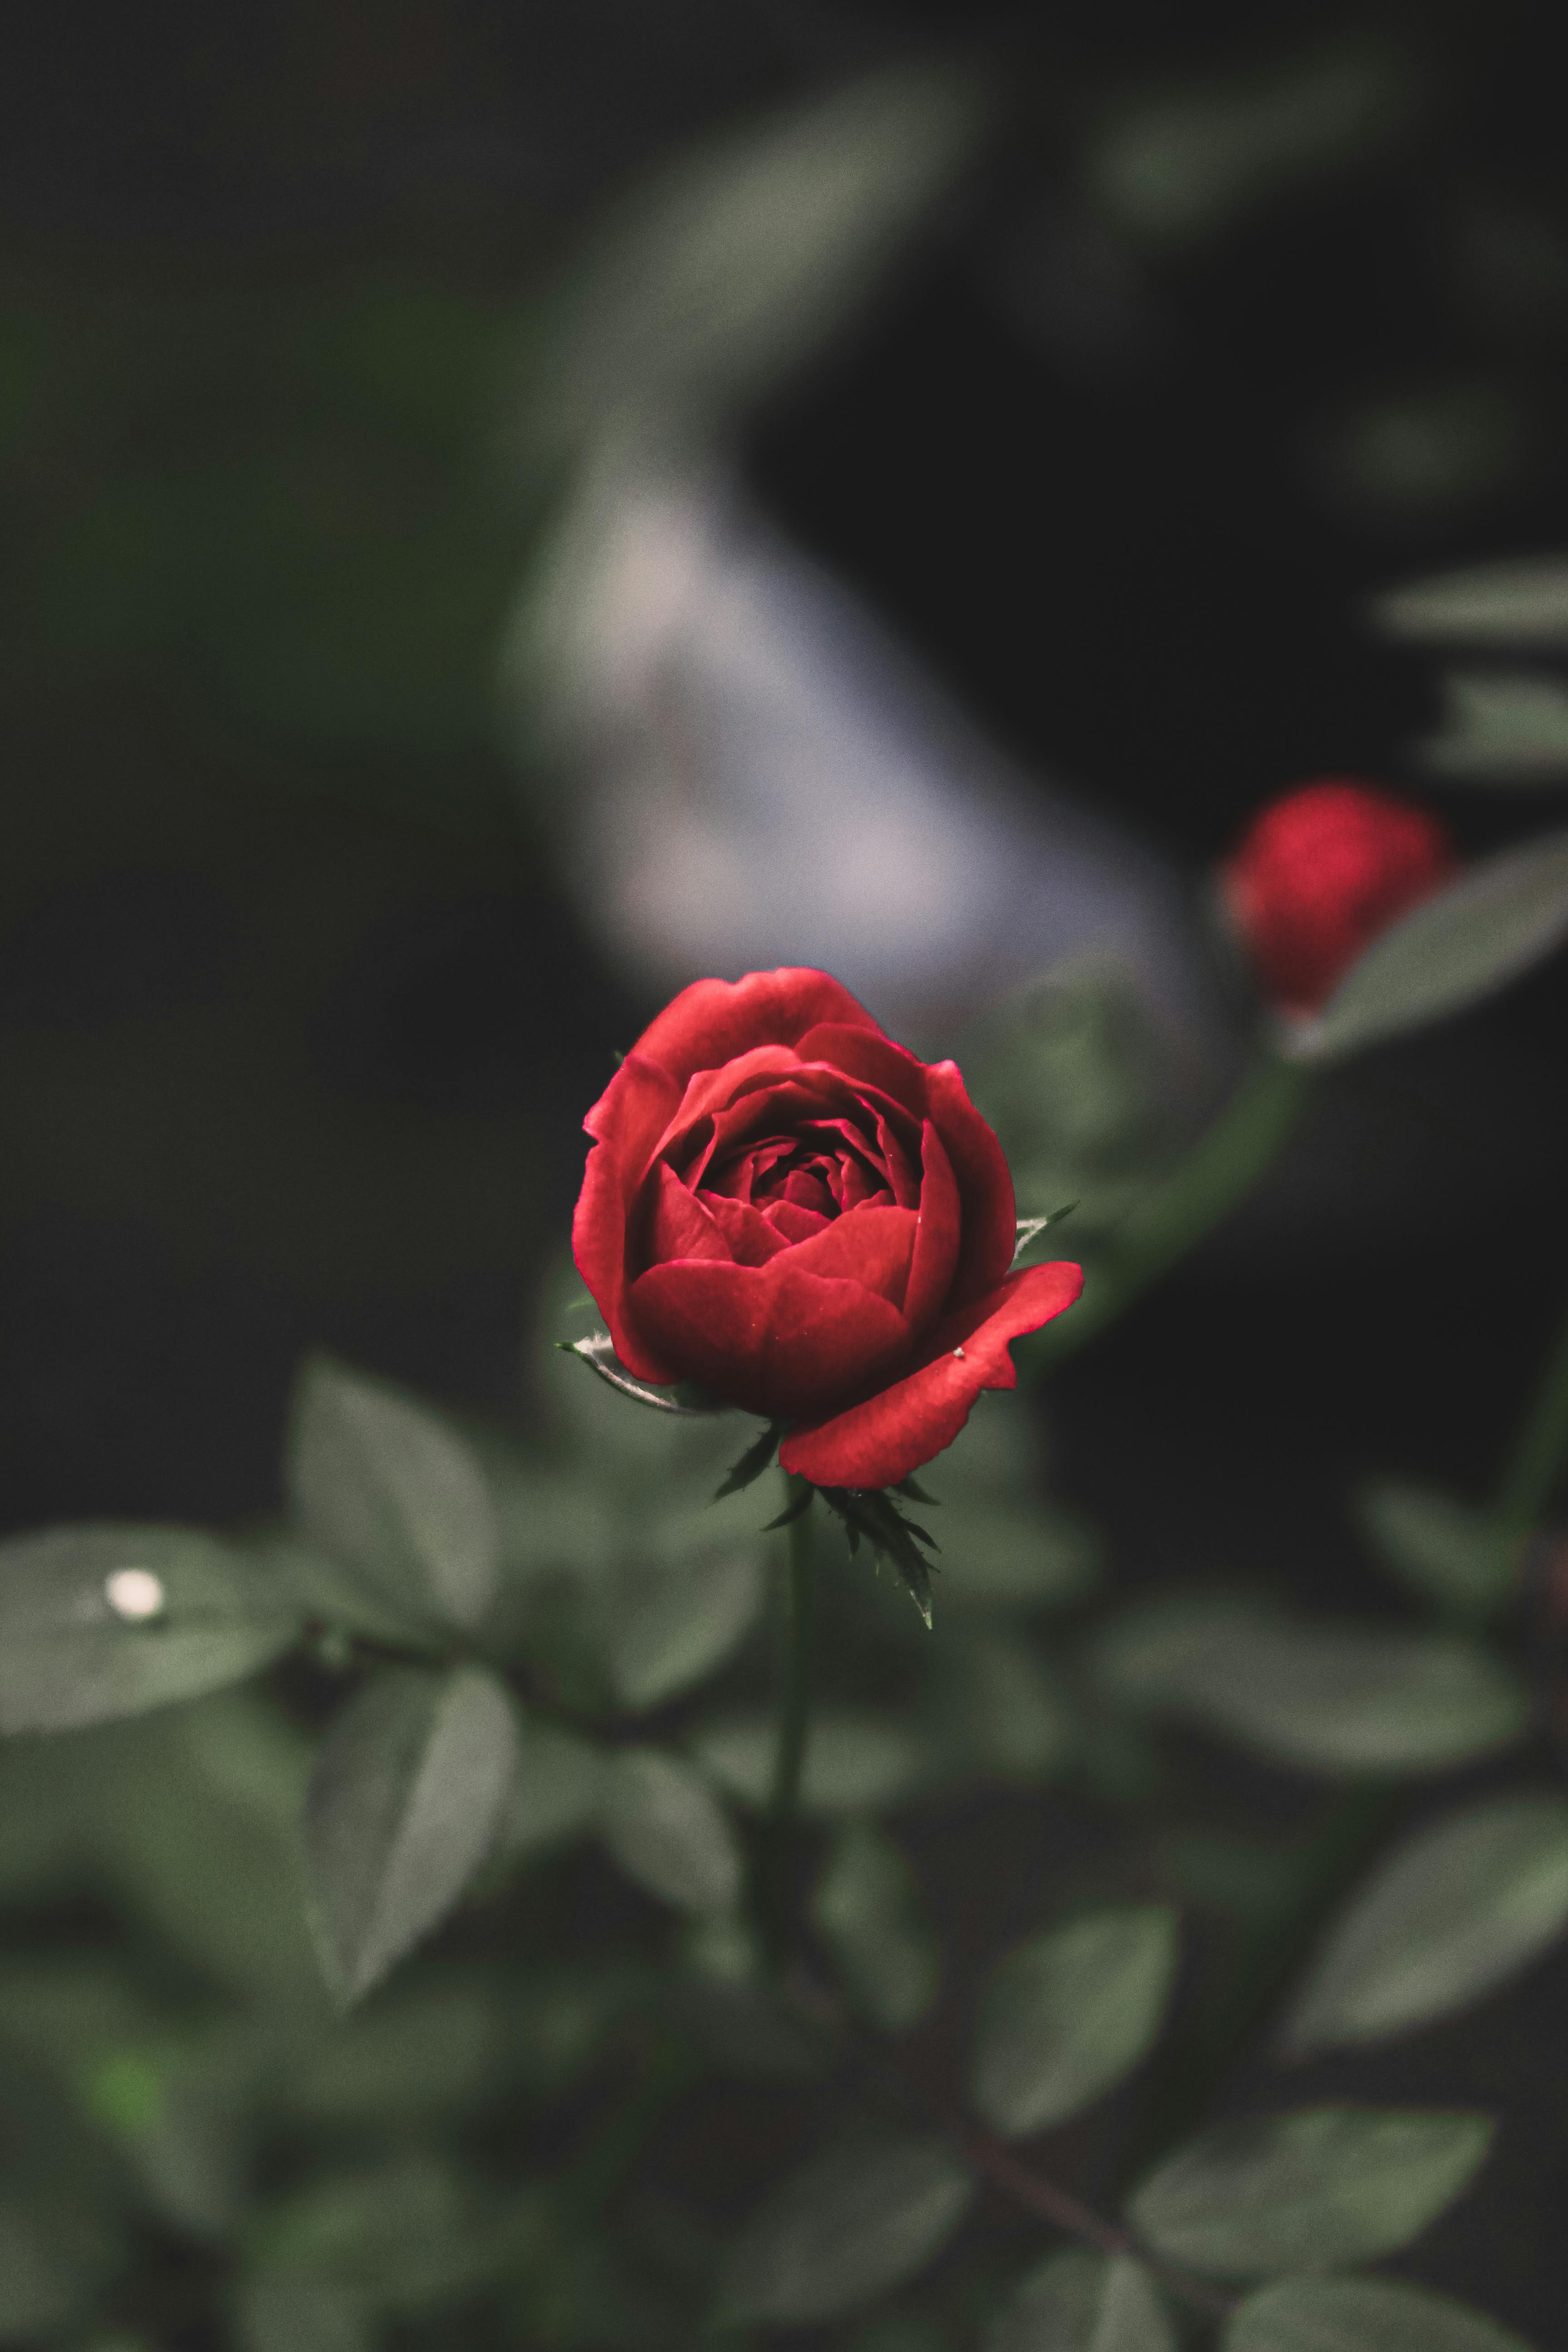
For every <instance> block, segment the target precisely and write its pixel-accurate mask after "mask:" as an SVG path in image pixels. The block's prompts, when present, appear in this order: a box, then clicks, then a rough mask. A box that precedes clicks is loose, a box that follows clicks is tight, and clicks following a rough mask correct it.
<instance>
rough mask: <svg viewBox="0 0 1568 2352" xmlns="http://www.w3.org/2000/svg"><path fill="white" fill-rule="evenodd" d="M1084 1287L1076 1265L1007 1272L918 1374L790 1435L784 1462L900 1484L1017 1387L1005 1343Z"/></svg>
mask: <svg viewBox="0 0 1568 2352" xmlns="http://www.w3.org/2000/svg"><path fill="white" fill-rule="evenodd" d="M703 1271H704V1272H705V1271H707V1269H703ZM1082 1287H1083V1269H1082V1267H1081V1266H1077V1265H1068V1264H1067V1263H1065V1262H1063V1263H1059V1264H1057V1265H1036V1266H1030V1267H1029V1268H1028V1269H1027V1270H1026V1272H1025V1273H1023V1274H1016V1275H1013V1276H1010V1277H1009V1279H1008V1280H1007V1281H1005V1282H1004V1283H1003V1284H1002V1285H1001V1286H999V1287H998V1288H997V1289H995V1290H994V1291H992V1292H991V1293H990V1294H989V1296H988V1297H984V1298H983V1299H979V1300H977V1301H976V1302H974V1304H973V1306H971V1307H969V1308H968V1309H966V1310H961V1311H960V1312H959V1313H957V1314H956V1315H953V1316H950V1317H948V1318H945V1319H944V1320H943V1322H942V1324H941V1325H939V1327H938V1328H937V1331H936V1333H935V1334H934V1335H933V1343H932V1347H931V1349H929V1350H928V1352H927V1360H926V1361H925V1362H924V1363H923V1364H921V1367H920V1369H919V1370H916V1371H912V1372H909V1373H906V1374H905V1376H904V1378H903V1379H902V1380H900V1381H894V1382H893V1383H892V1385H891V1386H890V1387H889V1388H885V1389H881V1390H879V1391H878V1393H877V1394H876V1395H875V1396H871V1397H868V1398H867V1399H866V1400H865V1402H863V1403H861V1404H856V1405H851V1406H850V1407H849V1408H848V1410H847V1412H840V1413H836V1414H835V1415H833V1416H832V1418H831V1419H829V1420H827V1421H819V1422H816V1423H813V1424H812V1425H811V1426H810V1427H808V1428H804V1429H793V1430H791V1432H790V1433H789V1435H788V1436H787V1437H786V1438H785V1439H784V1444H783V1445H782V1446H781V1447H780V1448H779V1460H780V1462H781V1463H782V1464H783V1465H784V1468H785V1469H786V1470H790V1471H794V1472H795V1473H796V1474H798V1475H799V1476H801V1477H803V1478H809V1479H810V1480H811V1481H812V1484H813V1485H814V1486H897V1485H898V1483H899V1480H900V1478H907V1477H908V1476H909V1475H910V1472H911V1471H912V1470H918V1469H919V1468H920V1466H921V1463H922V1462H929V1461H930V1460H931V1457H932V1455H933V1454H940V1453H941V1452H942V1448H943V1446H945V1445H951V1444H952V1441H953V1439H954V1438H955V1437H956V1436H957V1435H958V1433H959V1431H960V1430H961V1429H962V1428H963V1424H964V1423H965V1422H966V1421H967V1420H968V1418H969V1414H970V1410H971V1408H972V1406H973V1403H974V1400H975V1398H976V1397H977V1396H978V1395H979V1394H980V1391H981V1390H982V1389H1010V1388H1015V1387H1016V1385H1017V1380H1018V1375H1017V1373H1016V1370H1014V1366H1013V1360H1012V1358H1011V1357H1010V1356H1009V1354H1008V1352H1007V1349H1008V1346H1009V1343H1010V1342H1011V1341H1012V1340H1014V1339H1022V1338H1023V1336H1024V1334H1025V1333H1026V1332H1027V1331H1037V1330H1038V1329H1039V1328H1040V1326H1041V1325H1042V1324H1043V1323H1048V1322H1049V1321H1050V1320H1051V1318H1052V1317H1053V1316H1056V1315H1059V1314H1060V1313H1061V1312H1062V1310H1063V1308H1064V1307H1070V1306H1071V1305H1072V1303H1073V1300H1074V1299H1075V1298H1076V1297H1078V1295H1079V1291H1080V1290H1081V1289H1082Z"/></svg>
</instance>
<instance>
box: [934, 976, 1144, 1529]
mask: <svg viewBox="0 0 1568 2352" xmlns="http://www.w3.org/2000/svg"><path fill="white" fill-rule="evenodd" d="M964 1069H965V1072H966V1074H967V1075H968V1076H969V1078H970V1081H971V1091H972V1092H973V1097H974V1100H975V1102H976V1103H977V1104H978V1105H979V1107H980V1108H981V1109H982V1110H983V1111H984V1114H985V1117H986V1118H988V1119H989V1120H990V1121H991V1124H992V1125H993V1126H994V1129H996V1132H997V1135H998V1136H999V1138H1000V1139H1001V1141H1002V1146H1003V1149H1004V1150H1005V1152H1006V1154H1007V1159H1008V1162H1009V1164H1010V1165H1011V1167H1012V1170H1013V1178H1014V1183H1015V1185H1016V1190H1017V1193H1018V1197H1019V1199H1020V1200H1021V1201H1024V1202H1033V1203H1037V1204H1038V1205H1039V1206H1041V1207H1042V1208H1046V1209H1051V1208H1055V1207H1058V1206H1059V1204H1060V1203H1061V1202H1064V1201H1071V1202H1072V1203H1073V1213H1072V1221H1071V1223H1070V1225H1069V1226H1068V1229H1067V1233H1066V1234H1065V1235H1064V1244H1063V1245H1064V1248H1065V1249H1066V1253H1067V1255H1068V1256H1069V1257H1076V1256H1077V1255H1079V1251H1080V1250H1081V1249H1084V1248H1088V1247H1092V1245H1093V1244H1094V1242H1095V1241H1096V1240H1097V1239H1098V1238H1100V1236H1101V1235H1103V1234H1106V1233H1107V1232H1109V1231H1110V1228H1111V1227H1112V1226H1114V1225H1115V1224H1116V1223H1117V1222H1118V1221H1119V1219H1120V1218H1121V1216H1122V1214H1123V1213H1125V1211H1126V1209H1127V1207H1128V1206H1129V1204H1130V1202H1131V1201H1132V1200H1133V1199H1134V1198H1135V1197H1136V1196H1137V1195H1138V1194H1139V1193H1140V1192H1142V1190H1143V1189H1144V1188H1145V1187H1146V1185H1147V1183H1148V1181H1149V1178H1150V1175H1151V1173H1152V1171H1155V1170H1156V1169H1158V1168H1163V1166H1164V1164H1165V1163H1166V1161H1167V1160H1169V1158H1170V1156H1171V1153H1172V1151H1173V1149H1174V1145H1175V1140H1176V1129H1175V1120H1174V1112H1175V1108H1176V1106H1175V1105H1174V1103H1173V1098H1172V1079H1171V1072H1172V1054H1171V1047H1170V1040H1169V1038H1168V1037H1167V1035H1166V1034H1165V1029H1164V1025H1163V1022H1162V1020H1161V1018H1160V1015H1159V1014H1158V1013H1157V1012H1156V1011H1155V1009H1154V1008H1153V1007H1152V1005H1151V1004H1150V1003H1149V1001H1148V998H1147V995H1146V993H1145V992H1144V991H1143V990H1142V987H1141V985H1140V983H1139V982H1138V981H1137V979H1136V978H1135V977H1134V976H1133V975H1132V974H1131V972H1130V971H1127V970H1126V969H1125V968H1124V967H1123V966H1121V964H1119V963H1116V962H1113V961H1110V960H1108V959H1106V958H1103V957H1099V956H1093V957H1085V958H1083V959H1081V960H1079V961H1072V962H1069V963H1067V964H1064V965H1062V966H1059V967H1058V969H1056V970H1055V971H1051V972H1050V973H1048V974H1047V977H1046V978H1045V979H1044V980H1043V981H1041V982H1038V983H1037V985H1036V986H1035V987H1033V988H1032V989H1030V990H1029V991H1028V992H1026V994H1024V995H1023V996H1021V997H1019V998H1017V999H1016V1000H1014V1001H1013V1002H1012V1003H1009V1004H1008V1005H1007V1006H1005V1008H1004V1010H1003V1011H1002V1012H1001V1013H998V1014H996V1015H994V1017H993V1018H992V1020H990V1021H989V1022H987V1023H986V1024H984V1028H983V1030H982V1031H981V1033H980V1034H978V1035H977V1036H976V1038H975V1040H974V1044H973V1052H972V1053H970V1054H969V1055H966V1056H965V1059H964ZM1069 1240H1070V1244H1071V1246H1070V1247H1068V1241H1069ZM962 1446H963V1441H962V1440H960V1447H961V1448H962ZM943 1467H944V1469H945V1467H946V1463H945V1460H944V1464H943ZM944 1549H945V1538H944Z"/></svg>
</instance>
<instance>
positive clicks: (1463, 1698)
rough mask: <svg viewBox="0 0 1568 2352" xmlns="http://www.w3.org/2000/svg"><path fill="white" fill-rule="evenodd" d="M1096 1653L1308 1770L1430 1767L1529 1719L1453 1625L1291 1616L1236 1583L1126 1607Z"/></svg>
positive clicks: (1134, 1696) (1101, 1665)
mask: <svg viewBox="0 0 1568 2352" xmlns="http://www.w3.org/2000/svg"><path fill="white" fill-rule="evenodd" d="M1093 1662H1094V1665H1095V1669H1096V1672H1097V1673H1098V1675H1100V1678H1101V1679H1102V1681H1103V1682H1104V1683H1105V1684H1106V1685H1109V1687H1110V1689H1112V1690H1114V1691H1116V1692H1118V1693H1120V1695H1121V1696H1122V1697H1123V1698H1126V1699H1129V1700H1131V1701H1133V1702H1135V1703H1138V1704H1141V1705H1143V1706H1150V1707H1153V1708H1156V1709H1163V1710H1167V1711H1169V1712H1171V1713H1173V1714H1175V1715H1179V1716H1184V1717H1189V1718H1191V1719H1192V1720H1194V1721H1195V1722H1197V1723H1201V1724H1203V1725H1205V1726H1206V1727H1209V1728H1210V1729H1213V1730H1217V1731H1222V1732H1226V1733H1228V1734H1229V1735H1230V1736H1231V1737H1232V1738H1237V1739H1239V1740H1241V1741H1242V1742H1243V1743H1244V1744H1245V1745H1247V1747H1249V1748H1258V1749H1259V1750H1261V1752H1262V1753H1263V1754H1264V1755H1267V1756H1273V1757H1278V1758H1279V1760H1280V1761H1281V1762H1283V1763H1287V1764H1294V1765H1298V1766H1300V1767H1301V1768H1303V1769H1307V1770H1311V1771H1321V1772H1331V1773H1371V1772H1393V1773H1408V1772H1438V1771H1442V1770H1444V1769H1447V1767H1448V1766H1449V1765H1452V1764H1458V1763H1463V1762H1465V1761H1467V1760H1468V1759H1469V1758H1471V1757H1475V1756H1485V1755H1489V1754H1491V1753H1492V1752H1493V1751H1495V1750H1496V1749H1498V1748H1505V1747H1508V1746H1510V1745H1511V1744H1512V1742H1513V1741H1515V1740H1517V1739H1519V1738H1521V1737H1522V1736H1523V1734H1524V1731H1525V1729H1526V1727H1527V1725H1528V1722H1529V1716H1530V1701H1529V1696H1528V1694H1527V1692H1526V1691H1525V1689H1524V1687H1523V1685H1521V1683H1520V1682H1519V1681H1518V1680H1517V1678H1516V1677H1515V1676H1514V1675H1512V1674H1510V1672H1509V1670H1508V1668H1507V1667H1505V1666H1504V1665H1502V1664H1500V1662H1499V1661H1498V1660H1497V1659H1496V1658H1494V1657H1492V1656H1491V1655H1490V1654H1489V1653H1488V1652H1487V1651H1485V1650H1482V1649H1479V1648H1478V1647H1477V1646H1476V1645H1475V1644H1474V1643H1470V1642H1468V1641H1465V1640H1462V1639H1460V1638H1459V1637H1458V1636H1457V1635H1448V1634H1440V1633H1389V1632H1385V1631H1384V1630H1383V1629H1382V1628H1381V1627H1373V1626H1359V1625H1357V1626H1352V1625H1322V1624H1313V1623H1310V1622H1294V1621H1292V1620H1291V1619H1289V1618H1288V1617H1285V1616H1283V1615H1282V1614H1280V1613H1279V1612H1277V1611H1274V1610H1271V1609H1269V1608H1268V1607H1267V1606H1266V1605H1264V1604H1262V1603H1259V1602H1255V1601H1249V1600H1247V1599H1244V1598H1240V1597H1237V1598H1236V1599H1210V1600H1200V1599H1196V1598H1194V1599H1184V1600H1174V1601H1155V1602H1152V1603H1151V1604H1150V1605H1149V1606H1147V1607H1145V1608H1142V1609H1137V1610H1132V1611H1129V1612H1127V1614H1126V1615H1124V1616H1123V1617H1121V1619H1120V1620H1118V1621H1117V1622H1114V1623H1112V1624H1111V1625H1110V1627H1109V1628H1108V1629H1107V1631H1106V1632H1105V1633H1104V1634H1103V1635H1102V1636H1101V1637H1100V1639H1099V1641H1098V1642H1097V1643H1096V1644H1095V1647H1094V1651H1093Z"/></svg>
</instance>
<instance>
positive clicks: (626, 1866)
mask: <svg viewBox="0 0 1568 2352" xmlns="http://www.w3.org/2000/svg"><path fill="white" fill-rule="evenodd" d="M601 1820H602V1828H603V1834H604V1840H605V1845H606V1846H607V1847H608V1849H609V1851H610V1853H612V1855H613V1856H614V1857H615V1859H616V1862H618V1863H619V1864H620V1865H621V1868H622V1869H623V1870H624V1871H625V1872H626V1875H627V1876H628V1878H635V1879H636V1881H637V1885H639V1886H643V1887H646V1888H647V1891H648V1893H649V1894H650V1895H658V1897H659V1898H660V1900H661V1901H663V1902H665V1903H672V1904H674V1906H676V1908H677V1909H678V1910H680V1911H697V1912H702V1911H728V1910H730V1909H731V1908H732V1907H733V1906H734V1904H735V1902H736V1901H737V1899H738V1897H739V1895H740V1892H741V1849H740V1844H739V1842H738V1840H737V1839H736V1836H735V1832H734V1828H733V1825H732V1824H731V1821H730V1817H729V1815H728V1814H727V1813H726V1812H725V1811H724V1809H723V1807H722V1806H721V1804H720V1802H719V1801H718V1799H717V1798H716V1797H715V1796H714V1794H713V1792H712V1790H711V1789H710V1787H709V1785H708V1783H707V1781H706V1780H703V1778H702V1776H701V1774H700V1773H699V1772H696V1771H694V1770H693V1769H692V1768H691V1766H690V1765H689V1764H688V1763H687V1762H686V1761H685V1760H684V1759H682V1758H681V1757H679V1756H671V1755H669V1754H668V1753H667V1752H666V1751H665V1750H664V1749H663V1748H622V1749H621V1750H620V1752H619V1754H618V1755H616V1758H615V1759H614V1760H613V1761H612V1763H611V1765H610V1768H609V1770H608V1773H607V1775H606V1778H605V1795H604V1803H603V1812H602V1816H601Z"/></svg>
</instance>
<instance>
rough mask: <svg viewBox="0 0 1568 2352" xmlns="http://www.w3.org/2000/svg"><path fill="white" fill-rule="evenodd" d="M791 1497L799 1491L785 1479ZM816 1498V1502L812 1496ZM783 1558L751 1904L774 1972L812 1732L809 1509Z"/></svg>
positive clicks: (788, 1937)
mask: <svg viewBox="0 0 1568 2352" xmlns="http://www.w3.org/2000/svg"><path fill="white" fill-rule="evenodd" d="M788 1491H789V1494H790V1496H791V1499H792V1500H794V1499H795V1497H796V1495H797V1492H798V1487H797V1482H796V1481H795V1479H794V1478H790V1479H789V1480H788ZM813 1499H815V1497H814V1498H813ZM787 1533H788V1540H789V1559H788V1564H787V1569H786V1572H785V1580H784V1683H783V1688H782V1689H781V1691H780V1694H779V1729H778V1746H777V1748H775V1749H774V1751H773V1790H772V1792H771V1794H770V1796H769V1799H768V1809H767V1811H766V1813H765V1814H764V1816H763V1820H762V1822H760V1823H759V1825H758V1834H757V1846H756V1856H755V1877H754V1890H753V1891H754V1897H755V1900H754V1905H753V1908H754V1910H755V1913H756V1917H757V1924H758V1927H760V1929H761V1931H762V1936H763V1945H764V1948H766V1950H767V1952H768V1955H769V1958H771V1959H772V1961H773V1964H774V1966H775V1967H777V1966H779V1965H781V1964H782V1963H783V1962H784V1960H785V1959H787V1958H788V1957H789V1954H790V1948H791V1946H792V1944H793V1943H794V1940H795V1922H794V1917H793V1911H794V1904H793V1900H792V1896H793V1887H792V1885H791V1872H790V1860H791V1848H792V1845H793V1843H794V1841H793V1837H792V1832H793V1830H794V1826H795V1814H796V1812H797V1811H798V1810H799V1805H800V1783H801V1775H802V1773H803V1772H804V1770H805V1748H806V1740H807V1737H808V1735H809V1732H810V1728H811V1685H812V1654H813V1634H814V1632H815V1628H816V1545H815V1543H814V1541H813V1530H812V1524H811V1504H810V1503H809V1502H808V1503H807V1505H806V1507H805V1510H804V1511H802V1512H801V1513H800V1514H799V1516H798V1517H796V1518H793V1519H792V1520H791V1521H790V1523H789V1527H788V1530H787Z"/></svg>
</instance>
